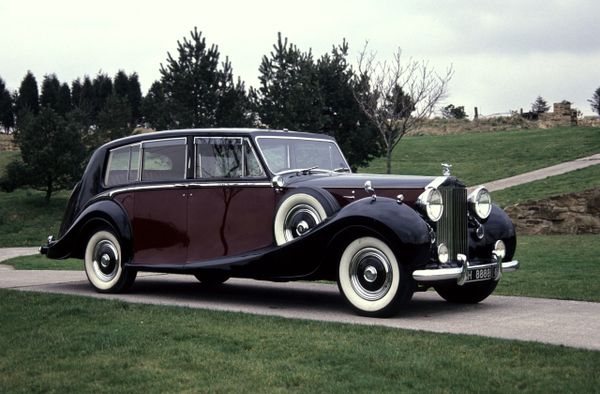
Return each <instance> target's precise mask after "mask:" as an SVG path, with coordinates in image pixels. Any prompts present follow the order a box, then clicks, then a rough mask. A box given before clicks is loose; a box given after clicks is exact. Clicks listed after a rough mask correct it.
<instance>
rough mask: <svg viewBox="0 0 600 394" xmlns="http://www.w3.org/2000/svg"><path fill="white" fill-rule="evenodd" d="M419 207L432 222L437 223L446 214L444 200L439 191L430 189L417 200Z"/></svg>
mask: <svg viewBox="0 0 600 394" xmlns="http://www.w3.org/2000/svg"><path fill="white" fill-rule="evenodd" d="M417 205H418V206H419V207H420V208H421V209H422V210H424V211H425V214H427V217H428V218H429V220H431V221H432V222H437V221H438V220H440V218H441V217H442V213H443V212H444V200H443V198H442V193H440V191H439V190H438V189H435V188H429V189H427V190H425V191H424V192H423V193H422V194H421V195H420V196H419V198H418V199H417Z"/></svg>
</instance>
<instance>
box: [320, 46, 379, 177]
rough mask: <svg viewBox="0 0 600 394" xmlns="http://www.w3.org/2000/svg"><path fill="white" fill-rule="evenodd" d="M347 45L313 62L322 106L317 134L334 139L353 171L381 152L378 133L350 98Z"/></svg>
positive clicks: (353, 84)
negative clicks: (320, 126) (320, 125)
mask: <svg viewBox="0 0 600 394" xmlns="http://www.w3.org/2000/svg"><path fill="white" fill-rule="evenodd" d="M347 56H348V44H347V42H346V41H345V40H344V41H343V42H342V44H341V45H339V46H337V47H335V46H334V47H333V49H332V51H331V54H325V55H323V56H322V57H321V58H320V59H319V60H318V61H317V72H318V81H319V92H320V95H321V98H320V101H321V102H322V103H323V105H324V109H323V111H322V120H321V122H320V123H321V124H322V125H323V126H322V128H321V130H317V131H319V132H322V133H325V134H329V135H332V136H334V137H335V139H336V140H337V141H338V144H339V145H340V147H341V148H342V151H343V152H344V154H345V155H346V159H347V160H348V162H349V163H350V165H351V166H352V167H353V169H356V168H357V167H359V166H364V165H366V164H367V163H368V162H369V161H370V160H371V159H373V158H374V157H376V156H379V155H380V154H381V153H382V150H381V146H380V144H379V143H378V132H377V129H375V127H374V126H373V124H372V123H371V122H370V121H369V119H368V118H367V117H366V116H365V114H364V113H363V112H362V111H361V110H360V107H359V106H358V103H357V101H356V100H355V99H354V91H358V90H360V89H361V87H360V86H356V82H355V80H356V79H355V75H354V72H353V70H352V68H351V67H350V65H349V64H348V62H347V60H346V59H347Z"/></svg>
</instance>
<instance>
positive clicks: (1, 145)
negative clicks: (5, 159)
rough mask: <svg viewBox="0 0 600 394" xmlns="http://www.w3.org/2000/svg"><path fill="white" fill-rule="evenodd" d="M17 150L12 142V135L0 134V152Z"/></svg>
mask: <svg viewBox="0 0 600 394" xmlns="http://www.w3.org/2000/svg"><path fill="white" fill-rule="evenodd" d="M16 150H19V148H17V145H15V143H14V141H13V136H12V134H0V152H9V151H16Z"/></svg>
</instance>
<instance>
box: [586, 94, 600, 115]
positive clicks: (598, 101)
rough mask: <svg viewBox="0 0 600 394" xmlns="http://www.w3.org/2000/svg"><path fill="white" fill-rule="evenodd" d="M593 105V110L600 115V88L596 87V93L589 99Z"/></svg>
mask: <svg viewBox="0 0 600 394" xmlns="http://www.w3.org/2000/svg"><path fill="white" fill-rule="evenodd" d="M588 102H589V103H590V105H591V107H592V111H594V112H595V113H597V114H598V115H600V88H598V89H596V91H595V92H594V95H593V96H592V98H591V99H589V100H588Z"/></svg>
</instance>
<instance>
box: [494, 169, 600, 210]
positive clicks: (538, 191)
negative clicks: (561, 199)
mask: <svg viewBox="0 0 600 394" xmlns="http://www.w3.org/2000/svg"><path fill="white" fill-rule="evenodd" d="M593 188H600V165H594V166H591V167H587V168H583V169H581V170H576V171H573V172H568V173H566V174H562V175H556V176H553V177H550V178H546V179H543V180H539V181H535V182H531V183H527V184H524V185H519V186H514V187H509V188H508V189H504V190H498V191H496V192H492V200H494V202H496V203H497V204H499V205H500V206H502V207H506V206H508V205H512V204H517V203H522V202H525V201H537V200H542V199H545V198H549V197H555V196H560V195H563V194H567V193H574V192H581V191H584V190H589V189H593Z"/></svg>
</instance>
